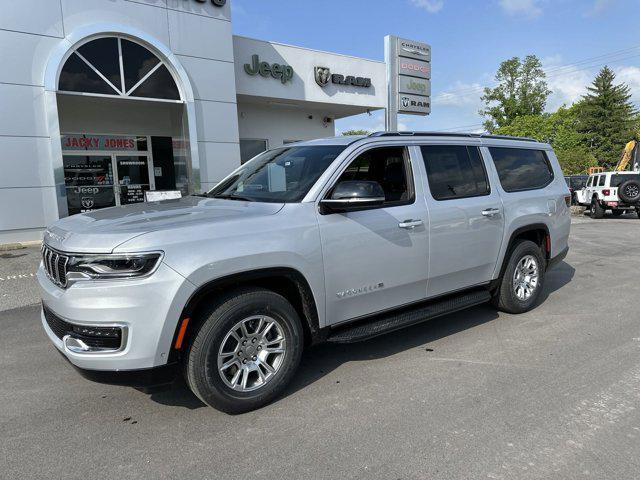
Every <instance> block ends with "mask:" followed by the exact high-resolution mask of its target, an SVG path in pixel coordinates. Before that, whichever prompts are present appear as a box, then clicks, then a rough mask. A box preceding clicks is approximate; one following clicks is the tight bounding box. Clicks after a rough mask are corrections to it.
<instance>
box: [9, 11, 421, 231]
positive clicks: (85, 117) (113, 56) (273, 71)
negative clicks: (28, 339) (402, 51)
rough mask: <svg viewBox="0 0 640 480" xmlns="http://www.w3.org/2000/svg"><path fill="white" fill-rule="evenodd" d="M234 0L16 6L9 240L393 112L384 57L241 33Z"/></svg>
mask: <svg viewBox="0 0 640 480" xmlns="http://www.w3.org/2000/svg"><path fill="white" fill-rule="evenodd" d="M230 1H232V0H229V1H225V0H20V1H19V2H10V5H9V4H7V5H5V8H3V11H2V15H0V62H1V65H2V68H0V165H1V166H2V175H0V244H5V243H12V242H25V241H31V240H39V239H40V238H41V235H42V232H43V230H44V228H45V227H46V226H47V225H49V224H50V223H52V222H53V221H55V220H57V219H58V218H61V217H64V216H67V215H72V214H75V213H79V212H84V211H91V210H94V209H98V208H104V207H108V206H118V205H125V204H128V203H134V202H140V201H143V200H144V198H145V192H146V191H150V190H151V191H153V190H181V191H182V192H183V193H184V194H188V193H193V192H201V191H206V190H208V189H210V188H211V187H213V186H214V185H215V184H216V183H217V182H219V181H220V180H221V179H223V178H224V177H225V176H226V175H227V174H229V173H230V172H231V171H232V170H234V169H235V168H236V167H238V166H239V165H241V164H242V162H244V161H246V160H248V159H250V158H252V157H253V156H255V155H256V154H258V153H259V152H261V151H263V150H265V149H267V148H273V147H279V146H281V145H285V144H287V143H290V142H295V141H299V140H308V139H312V138H319V137H328V136H332V135H334V134H335V129H334V122H335V120H336V119H339V118H344V117H348V116H352V115H357V114H361V113H364V112H368V111H373V110H377V109H383V108H385V106H386V104H387V81H388V78H387V71H386V63H385V62H379V61H372V60H367V59H362V58H355V57H351V56H345V55H339V54H333V53H327V52H322V51H316V50H309V49H306V48H301V47H295V46H290V45H282V44H278V43H273V42H268V41H262V40H255V39H250V38H245V37H238V36H234V35H232V33H231V32H232V25H231V8H230ZM381 48H382V39H381ZM410 74H411V73H410ZM413 83H415V82H411V84H413Z"/></svg>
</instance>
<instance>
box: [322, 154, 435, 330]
mask: <svg viewBox="0 0 640 480" xmlns="http://www.w3.org/2000/svg"><path fill="white" fill-rule="evenodd" d="M416 175H419V173H417V169H416V168H415V165H414V164H413V162H412V158H411V157H410V156H409V151H408V149H407V148H406V147H404V146H385V147H374V148H371V147H368V148H366V149H363V150H359V151H358V152H357V153H355V154H354V156H352V157H351V158H350V160H349V161H348V162H346V163H345V164H344V166H343V169H342V171H341V172H340V173H339V176H337V178H335V180H334V181H332V182H331V184H330V185H329V188H328V190H327V191H326V192H325V194H324V195H323V196H322V197H321V198H325V197H327V196H329V195H330V192H331V190H332V188H333V187H334V186H335V185H336V184H337V183H339V182H341V181H349V180H367V181H376V182H378V183H379V184H380V185H381V186H382V188H383V190H384V192H385V197H386V200H385V202H384V204H383V205H382V206H380V207H376V208H370V209H367V210H361V211H355V212H345V213H327V214H322V213H320V212H318V225H319V229H320V236H321V241H322V256H323V262H324V275H325V287H326V292H327V297H326V298H327V300H326V302H327V323H328V324H334V323H340V322H343V321H345V320H349V319H353V318H357V317H361V316H363V315H368V314H371V313H374V312H379V311H382V310H387V309H391V308H394V307H398V306H401V305H405V304H408V303H412V302H416V301H419V300H423V299H424V298H425V297H426V294H427V262H428V254H429V244H428V241H429V238H428V235H427V233H428V232H427V228H428V225H429V218H428V211H427V209H426V205H425V204H424V200H423V199H424V193H423V191H422V184H421V182H420V181H419V177H418V181H417V182H414V178H415V177H416Z"/></svg>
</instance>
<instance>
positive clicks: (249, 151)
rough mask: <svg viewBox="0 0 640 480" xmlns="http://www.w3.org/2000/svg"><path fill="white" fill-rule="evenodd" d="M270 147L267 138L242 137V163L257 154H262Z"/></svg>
mask: <svg viewBox="0 0 640 480" xmlns="http://www.w3.org/2000/svg"><path fill="white" fill-rule="evenodd" d="M268 149H269V144H268V142H267V141H266V140H260V139H248V138H241V139H240V161H241V162H242V163H245V162H248V161H249V160H251V159H252V158H253V157H255V156H256V155H260V154H261V153H262V152H265V151H267V150H268Z"/></svg>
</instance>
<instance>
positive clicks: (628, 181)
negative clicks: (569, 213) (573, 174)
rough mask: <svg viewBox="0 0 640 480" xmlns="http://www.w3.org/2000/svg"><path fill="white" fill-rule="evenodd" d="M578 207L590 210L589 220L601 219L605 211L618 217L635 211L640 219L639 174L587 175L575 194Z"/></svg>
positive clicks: (608, 173) (602, 173) (609, 173)
mask: <svg viewBox="0 0 640 480" xmlns="http://www.w3.org/2000/svg"><path fill="white" fill-rule="evenodd" d="M576 198H577V200H578V203H579V204H580V205H584V206H587V207H589V208H590V211H591V214H590V216H591V218H602V217H603V216H604V213H605V211H606V210H611V211H612V212H613V215H615V216H619V215H622V214H623V213H625V212H626V211H628V210H635V211H636V213H637V214H638V217H640V172H601V173H594V174H593V175H589V179H588V180H587V184H586V185H585V186H584V187H583V188H582V190H579V191H577V192H576Z"/></svg>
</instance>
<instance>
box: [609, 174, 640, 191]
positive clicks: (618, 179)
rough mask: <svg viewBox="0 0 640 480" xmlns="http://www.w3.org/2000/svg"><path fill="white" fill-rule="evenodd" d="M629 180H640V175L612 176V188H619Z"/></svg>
mask: <svg viewBox="0 0 640 480" xmlns="http://www.w3.org/2000/svg"><path fill="white" fill-rule="evenodd" d="M627 180H640V175H636V174H626V175H625V174H620V173H618V174H615V175H611V187H614V188H617V187H619V186H620V185H622V184H623V183H624V182H626V181H627Z"/></svg>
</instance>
